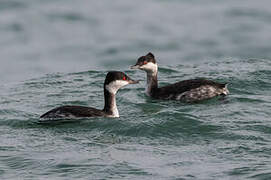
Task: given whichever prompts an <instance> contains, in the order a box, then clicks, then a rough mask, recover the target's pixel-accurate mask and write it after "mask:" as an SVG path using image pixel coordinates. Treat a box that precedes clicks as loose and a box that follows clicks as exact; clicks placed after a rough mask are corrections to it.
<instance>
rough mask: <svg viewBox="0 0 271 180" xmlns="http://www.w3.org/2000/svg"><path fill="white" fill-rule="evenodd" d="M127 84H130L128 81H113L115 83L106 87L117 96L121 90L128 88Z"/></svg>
mask: <svg viewBox="0 0 271 180" xmlns="http://www.w3.org/2000/svg"><path fill="white" fill-rule="evenodd" d="M127 84H129V83H128V82H127V81H122V80H116V81H113V82H111V83H109V84H108V85H106V86H105V88H106V89H107V90H108V91H109V92H110V93H113V94H116V93H117V91H118V90H119V88H121V87H123V86H126V85H127Z"/></svg>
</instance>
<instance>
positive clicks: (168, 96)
mask: <svg viewBox="0 0 271 180" xmlns="http://www.w3.org/2000/svg"><path fill="white" fill-rule="evenodd" d="M131 69H140V70H143V71H145V72H146V74H147V87H146V94H147V95H148V96H150V97H152V98H154V99H161V100H179V101H183V102H197V101H202V100H206V99H210V98H212V97H215V96H226V95H228V94H229V90H228V88H227V84H222V83H217V82H214V81H211V80H206V79H189V80H183V81H180V82H177V83H175V84H170V85H167V86H164V87H158V79H157V74H158V65H157V63H156V60H155V57H154V55H153V54H152V53H151V52H150V53H148V54H147V55H145V56H141V57H140V58H138V60H137V63H136V64H135V65H134V66H131Z"/></svg>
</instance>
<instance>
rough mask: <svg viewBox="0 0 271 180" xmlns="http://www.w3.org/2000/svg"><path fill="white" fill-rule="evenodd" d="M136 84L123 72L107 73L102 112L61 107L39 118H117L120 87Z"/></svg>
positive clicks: (84, 108)
mask: <svg viewBox="0 0 271 180" xmlns="http://www.w3.org/2000/svg"><path fill="white" fill-rule="evenodd" d="M136 83H138V81H135V80H132V79H131V78H130V77H129V76H127V75H126V74H125V73H123V72H120V71H111V72H108V73H107V75H106V78H105V81H104V108H103V109H102V110H99V109H96V108H92V107H85V106H61V107H57V108H54V109H52V110H50V111H48V112H46V113H45V114H43V115H41V116H40V118H49V119H51V118H76V117H99V116H100V117H119V111H118V108H117V103H116V94H117V92H118V90H119V89H120V88H121V87H123V86H125V85H127V84H136Z"/></svg>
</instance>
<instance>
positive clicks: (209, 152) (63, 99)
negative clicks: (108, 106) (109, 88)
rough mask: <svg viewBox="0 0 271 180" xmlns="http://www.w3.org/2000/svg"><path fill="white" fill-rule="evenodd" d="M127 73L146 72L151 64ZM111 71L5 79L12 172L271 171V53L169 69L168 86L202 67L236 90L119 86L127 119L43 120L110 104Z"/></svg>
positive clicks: (211, 175) (4, 138)
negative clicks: (149, 90) (73, 108)
mask: <svg viewBox="0 0 271 180" xmlns="http://www.w3.org/2000/svg"><path fill="white" fill-rule="evenodd" d="M240 64H242V68H241V69H240V68H236V67H240V66H241V65H240ZM186 72H195V74H186ZM126 73H127V74H129V75H130V76H131V77H133V78H135V79H142V80H143V79H144V78H145V74H144V73H142V72H138V71H126ZM105 74H106V72H98V71H85V72H77V73H68V74H66V73H58V74H50V75H47V76H44V77H41V78H35V79H30V80H26V81H24V82H20V83H14V84H8V85H7V86H1V92H4V93H2V94H1V96H0V103H1V110H0V117H1V121H0V131H1V147H0V151H1V155H0V159H1V168H0V169H1V172H0V173H1V176H2V178H4V179H5V178H7V179H16V178H17V177H21V178H23V179H36V178H41V179H73V178H74V179H110V178H113V179H122V178H124V179H179V178H181V179H247V178H255V179H269V178H270V177H271V172H270V168H271V166H270V165H271V162H270V157H271V153H270V152H271V149H270V138H271V127H270V115H271V113H270V107H271V103H270V102H271V96H270V90H271V82H270V74H271V72H270V61H269V60H259V59H258V60H256V59H251V60H240V59H224V60H223V61H221V62H208V63H199V64H189V65H178V66H176V67H175V68H173V67H169V66H166V67H161V68H160V69H159V78H160V82H161V84H166V83H167V82H169V83H170V82H175V81H177V80H181V79H188V78H191V77H192V76H195V75H196V76H198V77H203V76H204V77H207V78H210V79H217V80H218V81H220V82H230V85H229V90H230V92H231V94H230V95H229V96H228V97H227V98H226V99H223V100H221V99H213V100H210V101H205V102H202V103H198V104H183V103H179V102H174V101H157V100H151V99H149V98H148V97H146V96H145V95H144V82H141V83H140V84H138V85H134V86H132V85H130V86H127V87H126V88H123V89H121V90H120V91H119V93H118V96H117V104H118V108H119V111H120V116H121V117H120V118H111V119H110V118H92V119H77V120H74V121H70V122H61V121H60V122H55V123H47V124H40V123H38V122H37V121H38V117H39V115H40V114H41V113H43V112H45V111H47V110H49V109H51V108H53V107H56V106H60V105H65V104H74V105H87V106H94V107H98V108H102V106H103V93H102V84H103V80H104V77H105Z"/></svg>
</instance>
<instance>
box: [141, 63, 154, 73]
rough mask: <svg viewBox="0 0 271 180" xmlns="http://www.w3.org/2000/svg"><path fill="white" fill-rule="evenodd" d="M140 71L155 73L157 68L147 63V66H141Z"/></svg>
mask: <svg viewBox="0 0 271 180" xmlns="http://www.w3.org/2000/svg"><path fill="white" fill-rule="evenodd" d="M140 69H142V70H145V71H151V72H157V69H158V66H157V64H154V63H153V62H148V63H147V64H144V65H142V66H141V67H140Z"/></svg>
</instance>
